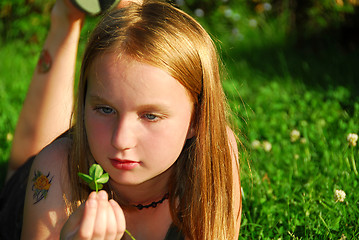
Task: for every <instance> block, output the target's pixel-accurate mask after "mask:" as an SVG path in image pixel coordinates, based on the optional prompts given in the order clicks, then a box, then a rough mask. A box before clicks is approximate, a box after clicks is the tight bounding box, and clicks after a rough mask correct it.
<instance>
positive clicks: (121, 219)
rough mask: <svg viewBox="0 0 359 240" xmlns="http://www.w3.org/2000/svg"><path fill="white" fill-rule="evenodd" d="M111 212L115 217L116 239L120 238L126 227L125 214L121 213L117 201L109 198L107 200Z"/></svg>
mask: <svg viewBox="0 0 359 240" xmlns="http://www.w3.org/2000/svg"><path fill="white" fill-rule="evenodd" d="M109 203H110V205H111V207H112V210H113V213H114V215H115V218H116V224H117V226H116V229H117V234H116V238H115V239H116V240H120V239H121V238H122V236H123V234H124V232H125V229H126V220H125V215H124V214H123V211H122V208H121V207H120V206H119V205H118V203H117V202H116V201H114V200H112V199H111V200H110V201H109Z"/></svg>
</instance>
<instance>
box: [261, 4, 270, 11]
mask: <svg viewBox="0 0 359 240" xmlns="http://www.w3.org/2000/svg"><path fill="white" fill-rule="evenodd" d="M263 10H264V11H270V10H272V5H271V4H270V3H264V4H263Z"/></svg>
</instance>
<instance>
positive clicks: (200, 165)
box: [69, 0, 237, 239]
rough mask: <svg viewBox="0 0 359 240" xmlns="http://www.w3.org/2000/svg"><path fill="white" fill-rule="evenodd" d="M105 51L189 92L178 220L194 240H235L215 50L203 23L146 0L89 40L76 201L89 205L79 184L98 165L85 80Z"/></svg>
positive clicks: (173, 198) (178, 167)
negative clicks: (189, 129) (189, 130)
mask: <svg viewBox="0 0 359 240" xmlns="http://www.w3.org/2000/svg"><path fill="white" fill-rule="evenodd" d="M106 52H116V53H118V54H119V55H122V54H124V55H126V56H129V57H131V58H133V59H135V60H137V61H139V62H143V63H147V64H150V65H152V66H155V67H158V68H161V69H162V70H164V71H166V72H167V73H168V74H170V75H171V76H172V77H173V78H175V79H177V80H178V81H179V82H180V83H181V84H182V85H183V86H184V87H185V88H186V89H187V90H188V92H189V94H190V96H191V98H192V100H193V104H194V113H193V119H192V121H193V126H194V127H195V130H196V131H195V136H194V137H193V138H192V139H190V140H188V141H187V142H186V144H185V147H184V149H183V151H182V153H181V155H180V157H179V158H178V160H177V161H176V163H175V166H174V171H173V176H172V178H171V182H170V183H169V193H170V207H171V215H172V219H173V222H174V224H175V225H176V226H178V228H179V229H180V230H181V231H182V232H183V233H184V234H185V235H186V237H188V238H190V239H233V238H235V237H236V236H234V235H235V232H236V231H235V218H236V216H237V215H236V214H237V213H234V209H233V205H234V204H233V202H234V201H233V177H232V158H231V149H230V146H229V140H228V136H227V131H226V127H227V119H226V113H227V111H226V109H227V108H226V99H225V95H224V93H223V89H222V85H221V81H220V70H219V64H218V63H219V62H218V56H217V51H216V48H215V45H214V43H213V41H212V40H211V38H210V36H209V35H208V34H207V32H206V31H205V30H204V29H203V28H202V27H201V25H200V24H199V23H197V22H196V21H195V20H194V19H193V18H192V17H190V16H189V15H188V14H186V13H185V12H183V11H181V10H179V9H177V8H175V7H174V6H172V5H170V4H167V3H163V2H158V1H157V2H156V1H146V0H145V1H144V3H143V4H142V5H138V4H131V5H130V6H129V7H126V8H124V9H119V10H115V11H113V12H110V13H109V14H108V15H106V16H105V17H104V18H103V19H102V21H101V22H100V23H99V24H98V26H97V27H96V28H95V30H94V31H93V33H92V35H91V37H90V39H89V43H88V46H87V48H86V51H85V55H84V59H83V64H82V69H81V77H80V82H79V88H78V98H77V107H76V111H75V124H74V130H73V148H72V152H71V154H70V157H69V172H70V179H71V187H72V189H73V192H72V193H73V195H72V196H71V197H72V200H73V202H81V201H84V200H85V199H86V198H87V196H88V194H89V190H88V188H86V187H81V188H79V187H78V186H79V184H80V181H79V179H78V177H77V172H79V171H81V172H87V171H88V168H89V166H90V165H91V164H92V163H93V161H94V160H93V158H92V157H91V154H90V150H89V147H88V143H87V139H86V131H85V126H84V104H85V95H86V87H87V75H88V70H89V68H90V67H91V64H92V63H93V62H94V59H95V58H96V57H98V56H100V55H101V54H104V53H106Z"/></svg>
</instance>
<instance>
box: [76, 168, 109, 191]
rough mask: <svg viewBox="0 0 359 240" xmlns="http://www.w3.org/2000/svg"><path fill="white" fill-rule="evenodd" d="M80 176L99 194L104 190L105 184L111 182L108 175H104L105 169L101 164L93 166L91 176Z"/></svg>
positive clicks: (79, 174) (90, 170)
mask: <svg viewBox="0 0 359 240" xmlns="http://www.w3.org/2000/svg"><path fill="white" fill-rule="evenodd" d="M78 176H79V177H80V178H81V179H82V180H84V181H85V182H86V183H87V184H88V185H89V187H90V188H91V189H92V190H95V191H96V192H98V191H99V190H101V189H102V188H103V184H105V183H107V182H108V180H109V178H110V177H109V175H108V173H103V169H102V167H101V166H100V165H99V164H92V166H91V167H90V169H89V175H87V174H85V173H78Z"/></svg>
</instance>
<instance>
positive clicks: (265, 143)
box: [262, 141, 272, 152]
mask: <svg viewBox="0 0 359 240" xmlns="http://www.w3.org/2000/svg"><path fill="white" fill-rule="evenodd" d="M262 146H263V149H264V151H266V152H270V151H271V150H272V144H271V143H270V142H268V141H263V143H262Z"/></svg>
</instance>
